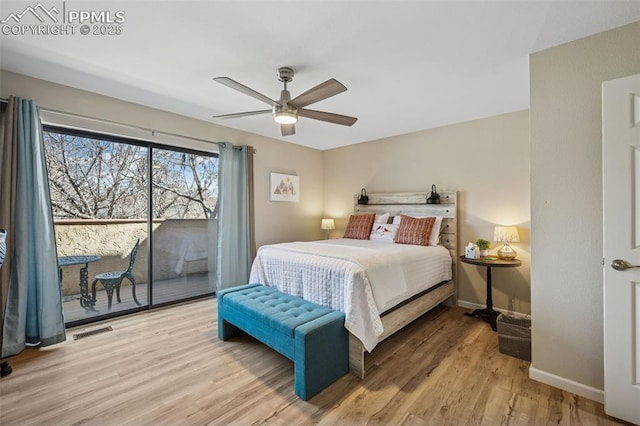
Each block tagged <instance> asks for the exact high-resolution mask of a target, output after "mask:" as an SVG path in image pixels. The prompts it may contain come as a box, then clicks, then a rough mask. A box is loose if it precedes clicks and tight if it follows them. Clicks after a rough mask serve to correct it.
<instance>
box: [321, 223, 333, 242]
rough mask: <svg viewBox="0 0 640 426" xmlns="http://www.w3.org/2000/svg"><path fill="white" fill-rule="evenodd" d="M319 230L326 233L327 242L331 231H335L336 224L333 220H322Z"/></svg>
mask: <svg viewBox="0 0 640 426" xmlns="http://www.w3.org/2000/svg"><path fill="white" fill-rule="evenodd" d="M320 229H324V230H325V231H327V240H330V239H331V236H330V235H331V234H330V233H331V230H332V229H336V224H335V222H334V221H333V219H322V223H321V224H320Z"/></svg>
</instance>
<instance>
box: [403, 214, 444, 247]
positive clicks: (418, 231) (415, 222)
mask: <svg viewBox="0 0 640 426" xmlns="http://www.w3.org/2000/svg"><path fill="white" fill-rule="evenodd" d="M435 220H436V218H435V217H423V218H416V217H411V216H405V215H402V220H400V227H399V228H398V232H397V233H396V243H398V244H414V245H418V246H428V245H429V237H430V236H431V228H433V224H434V222H435Z"/></svg>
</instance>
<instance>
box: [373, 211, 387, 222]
mask: <svg viewBox="0 0 640 426" xmlns="http://www.w3.org/2000/svg"><path fill="white" fill-rule="evenodd" d="M387 222H389V213H385V214H377V215H376V218H375V219H374V221H373V223H387Z"/></svg>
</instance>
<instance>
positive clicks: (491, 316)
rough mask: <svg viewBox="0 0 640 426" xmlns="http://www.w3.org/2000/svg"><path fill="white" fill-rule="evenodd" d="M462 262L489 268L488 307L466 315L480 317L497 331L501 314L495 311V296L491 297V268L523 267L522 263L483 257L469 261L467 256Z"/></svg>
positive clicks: (462, 258)
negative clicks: (497, 321) (497, 320)
mask: <svg viewBox="0 0 640 426" xmlns="http://www.w3.org/2000/svg"><path fill="white" fill-rule="evenodd" d="M460 261H461V262H463V263H468V264H470V265H477V266H484V267H486V268H487V307H486V308H484V309H476V310H475V311H473V312H471V313H469V312H465V313H464V314H465V315H466V316H468V317H475V316H478V317H479V318H482V319H483V320H484V321H486V322H488V323H489V324H491V329H492V330H493V331H497V327H496V319H497V318H498V315H500V312H498V311H495V310H494V309H493V296H492V295H491V268H515V267H518V266H520V265H522V262H520V260H518V259H496V260H493V259H487V258H485V257H481V258H479V259H469V258H467V257H465V256H460Z"/></svg>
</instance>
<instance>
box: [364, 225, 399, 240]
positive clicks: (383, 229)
mask: <svg viewBox="0 0 640 426" xmlns="http://www.w3.org/2000/svg"><path fill="white" fill-rule="evenodd" d="M396 232H398V225H389V224H386V223H374V224H373V229H372V230H371V235H370V236H369V239H371V240H376V241H387V242H390V243H392V242H393V239H394V238H395V237H396Z"/></svg>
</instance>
